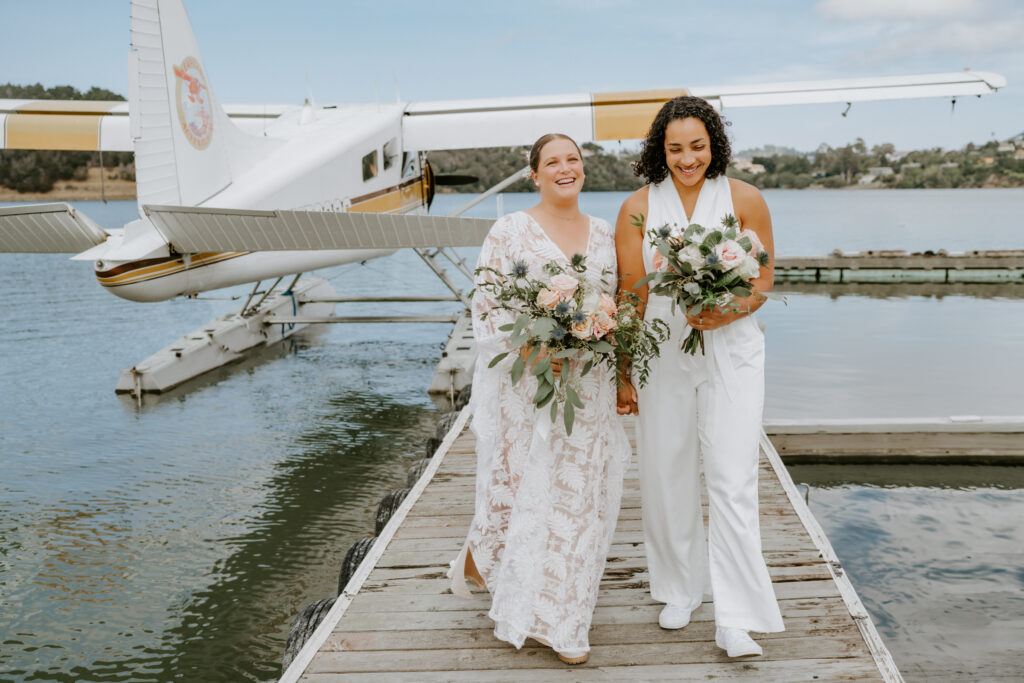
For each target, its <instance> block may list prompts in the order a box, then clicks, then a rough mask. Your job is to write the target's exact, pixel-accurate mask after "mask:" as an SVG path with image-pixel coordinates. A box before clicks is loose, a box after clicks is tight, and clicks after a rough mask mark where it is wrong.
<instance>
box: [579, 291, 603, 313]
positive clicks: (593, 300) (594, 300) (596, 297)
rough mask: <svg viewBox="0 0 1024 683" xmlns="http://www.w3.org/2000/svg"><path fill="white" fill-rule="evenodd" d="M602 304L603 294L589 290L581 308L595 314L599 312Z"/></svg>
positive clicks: (584, 296)
mask: <svg viewBox="0 0 1024 683" xmlns="http://www.w3.org/2000/svg"><path fill="white" fill-rule="evenodd" d="M600 305H601V295H600V294H599V293H598V292H595V291H589V292H587V293H586V294H584V295H583V304H582V306H581V307H580V308H581V310H582V311H583V312H585V313H588V314H593V313H596V312H597V309H598V307H599V306H600Z"/></svg>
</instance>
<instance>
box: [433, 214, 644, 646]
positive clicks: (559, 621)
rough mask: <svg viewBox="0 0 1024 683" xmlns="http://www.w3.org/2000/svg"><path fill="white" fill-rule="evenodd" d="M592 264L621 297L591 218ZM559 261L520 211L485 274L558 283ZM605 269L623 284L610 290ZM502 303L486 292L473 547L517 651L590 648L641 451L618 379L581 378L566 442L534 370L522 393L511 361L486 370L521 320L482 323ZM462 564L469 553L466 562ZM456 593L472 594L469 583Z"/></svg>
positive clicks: (477, 307)
mask: <svg viewBox="0 0 1024 683" xmlns="http://www.w3.org/2000/svg"><path fill="white" fill-rule="evenodd" d="M586 256H587V277H588V278H589V279H591V281H592V284H593V286H595V287H602V288H603V289H604V291H606V292H607V293H608V294H611V295H613V296H614V294H615V275H614V273H615V272H616V269H615V266H616V263H615V245H614V236H613V230H612V227H611V226H610V225H609V224H608V223H607V222H606V221H603V220H600V219H597V218H593V217H591V218H590V236H589V240H588V243H587V254H586ZM554 260H559V261H562V262H565V263H566V264H567V263H568V261H567V259H566V257H565V255H564V254H563V253H562V252H561V250H560V249H559V248H558V247H557V246H556V245H555V243H554V242H552V241H551V239H550V238H549V237H548V236H547V234H546V233H545V232H544V231H543V229H542V228H541V227H540V226H539V225H538V224H537V223H536V222H535V221H534V220H533V218H531V217H530V216H529V215H528V214H526V213H523V212H517V213H513V214H510V215H508V216H505V217H503V218H501V219H499V220H498V221H497V222H496V223H495V224H494V227H492V228H491V231H490V233H489V234H488V236H487V239H486V240H485V242H484V245H483V249H482V251H481V253H480V259H479V261H478V265H481V266H482V265H487V266H491V267H493V268H496V269H497V270H498V271H500V272H502V273H508V272H511V270H512V265H513V263H516V262H523V263H525V264H526V265H527V266H528V267H529V271H530V277H535V278H538V279H548V276H547V275H546V274H545V273H544V272H543V270H542V268H543V266H544V264H546V263H548V262H550V261H554ZM605 268H607V269H610V271H611V273H612V274H613V275H612V276H611V277H610V278H606V279H607V283H606V284H602V282H601V271H602V270H603V269H605ZM493 306H494V301H492V300H490V299H489V298H488V296H487V294H486V292H484V291H482V290H481V289H480V288H477V290H476V292H475V293H474V296H473V331H474V335H475V337H476V341H477V346H478V349H479V357H478V359H477V364H476V370H475V374H474V376H473V392H472V410H473V422H472V428H473V431H474V433H475V434H476V438H477V441H476V448H477V463H478V464H477V481H476V508H475V515H474V518H473V523H472V526H471V527H470V530H469V535H468V538H467V541H466V545H467V547H468V548H469V550H470V551H471V552H472V553H473V558H474V560H475V562H476V566H477V568H478V569H479V571H480V574H481V575H482V576H483V577H484V580H485V582H486V584H487V588H488V590H489V591H490V592H491V594H492V597H493V600H492V604H491V610H490V613H489V616H490V617H491V619H493V620H494V622H495V628H494V634H495V636H496V637H498V638H500V639H501V640H505V641H507V642H509V643H512V644H513V645H515V646H516V647H517V648H518V647H521V646H522V644H523V641H524V640H525V639H526V638H528V637H533V638H536V639H538V640H541V641H542V642H545V643H548V644H550V645H551V646H552V647H553V648H554V649H555V650H557V651H572V650H588V649H589V645H588V639H587V633H588V631H589V630H590V621H591V617H592V615H593V612H594V605H595V603H596V602H597V592H598V586H599V584H600V581H601V575H602V573H603V572H604V564H605V556H606V555H607V552H608V546H609V544H610V542H611V537H612V533H613V532H614V531H615V524H616V520H617V519H618V514H619V503H620V500H621V497H622V477H623V470H624V468H625V465H626V463H627V461H628V459H629V456H630V453H631V451H632V449H631V447H630V444H629V441H628V440H627V438H626V434H625V432H624V431H623V428H622V424H621V422H620V419H619V417H618V415H617V414H616V411H615V375H614V371H613V370H612V369H611V368H609V367H608V366H606V365H599V366H595V367H594V369H593V370H592V371H591V372H590V373H588V374H587V375H586V376H585V377H583V378H581V380H580V382H579V384H580V389H581V390H580V392H579V394H580V398H581V399H582V400H583V403H584V406H585V407H584V408H583V409H582V410H579V411H577V412H576V420H575V423H574V425H573V433H572V436H567V435H566V432H565V427H564V425H563V422H562V419H561V417H559V419H557V420H556V421H555V422H554V423H553V424H552V422H551V420H550V418H549V413H548V410H547V409H546V408H545V409H541V410H536V409H535V408H534V407H533V403H532V397H533V395H534V393H535V392H536V390H537V381H536V379H535V378H534V377H533V376H532V375H531V374H530V373H529V372H527V373H525V374H524V375H523V378H522V379H520V381H519V383H518V384H515V385H513V384H512V380H511V377H510V375H509V367H510V364H511V362H512V360H513V358H514V357H513V356H512V355H511V354H510V356H509V358H506V359H505V360H504V361H503V362H501V363H500V364H498V365H497V366H495V367H494V368H488V367H487V365H488V363H489V362H490V361H491V359H492V358H494V356H496V355H497V354H499V353H501V352H503V351H507V350H508V333H507V332H501V331H499V330H498V328H499V327H500V326H502V325H504V324H505V323H507V322H511V320H512V314H510V313H507V312H504V313H498V314H495V313H493V312H492V313H491V314H490V315H489V316H488V317H487V318H486V319H485V320H482V319H481V314H483V313H485V312H487V311H489V310H491V309H492V308H493ZM559 415H561V413H559ZM464 556H465V551H464V552H463V554H462V556H461V557H460V560H459V561H460V562H461V561H462V559H463V557H464ZM461 568H462V567H461V565H459V569H461ZM458 574H461V572H458ZM459 583H460V584H461V582H459ZM453 590H454V591H455V592H456V593H459V594H463V591H464V584H461V585H459V586H455V585H453Z"/></svg>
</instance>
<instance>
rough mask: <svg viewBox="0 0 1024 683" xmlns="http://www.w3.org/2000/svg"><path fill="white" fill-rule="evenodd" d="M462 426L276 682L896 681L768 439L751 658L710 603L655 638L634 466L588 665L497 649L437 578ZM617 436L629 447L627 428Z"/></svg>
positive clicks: (462, 518) (454, 510)
mask: <svg viewBox="0 0 1024 683" xmlns="http://www.w3.org/2000/svg"><path fill="white" fill-rule="evenodd" d="M467 418H468V414H466V413H465V411H464V412H463V414H462V415H461V416H460V419H459V421H458V422H457V423H456V424H455V426H454V427H453V433H451V434H449V436H448V438H446V439H445V443H444V444H442V446H441V448H440V449H439V450H438V452H437V454H436V455H435V456H434V459H433V460H432V461H431V464H430V466H429V467H428V468H427V471H426V472H425V473H424V475H423V478H422V479H421V480H420V482H418V483H417V485H416V487H414V488H413V490H412V491H411V492H410V494H409V496H408V498H407V499H406V501H405V503H403V505H402V507H401V508H400V509H399V510H398V511H397V512H396V513H395V515H394V517H393V518H392V520H391V522H390V523H389V524H388V527H387V528H386V529H385V530H384V532H383V533H382V534H381V538H380V539H379V540H378V542H377V544H376V545H375V546H374V548H373V550H372V551H371V553H370V554H369V555H368V556H367V559H366V560H365V561H364V563H363V565H362V566H360V568H359V571H358V572H357V573H356V576H354V577H353V579H352V581H351V582H350V584H349V585H348V586H347V587H346V589H345V591H344V592H343V594H342V595H341V596H340V597H339V599H338V601H337V603H336V604H335V608H334V609H332V610H331V613H330V614H328V615H327V617H326V618H325V619H324V623H323V624H321V626H320V628H319V629H317V632H316V633H315V634H314V636H313V637H312V638H311V640H310V642H309V643H307V644H306V647H304V648H303V650H302V652H300V654H299V657H297V658H296V660H295V663H293V665H292V666H291V667H290V668H289V669H288V671H286V672H285V675H284V677H283V678H282V679H281V680H282V681H283V682H285V683H291V682H293V681H310V682H317V683H328V682H330V683H335V682H341V681H357V680H358V681H523V680H529V681H590V680H602V681H611V680H630V681H643V680H693V679H724V680H739V679H743V680H756V681H801V680H809V681H810V680H817V681H822V680H830V681H831V680H889V681H901V680H902V678H901V677H900V674H899V671H898V670H897V669H896V667H895V665H894V664H893V662H892V658H891V657H890V655H889V653H888V651H887V650H886V649H885V646H884V644H882V642H881V640H880V639H879V638H878V635H877V633H876V632H875V631H874V626H873V625H872V624H871V621H870V618H869V617H868V616H867V614H866V612H864V608H863V606H862V605H861V604H860V601H859V599H857V597H856V593H855V592H854V591H853V588H852V586H851V585H850V584H849V581H848V580H847V579H846V577H845V575H844V574H843V572H842V569H841V568H839V565H838V561H837V560H836V558H835V554H834V552H833V551H832V548H831V546H830V545H829V544H828V541H827V539H825V538H824V534H823V533H822V532H821V529H820V527H818V526H817V523H816V521H814V520H813V517H811V516H810V512H809V510H807V509H806V506H804V503H803V501H802V500H801V499H800V496H799V494H798V493H797V491H796V489H795V487H794V486H793V483H792V481H791V480H790V479H789V475H788V473H786V472H785V469H784V468H783V466H782V464H781V460H779V456H778V454H777V453H776V452H775V450H774V448H773V447H772V445H771V442H769V441H768V440H767V438H766V437H765V438H762V443H761V446H762V451H761V456H762V457H761V465H760V470H761V477H760V482H759V490H760V505H761V529H762V538H763V549H764V555H765V559H766V561H767V563H768V571H769V573H770V574H771V577H772V581H773V586H774V588H775V593H776V596H777V598H778V600H779V605H780V607H781V609H782V615H783V618H784V619H785V622H786V631H785V632H783V633H773V634H765V635H758V634H755V638H756V639H757V640H758V641H760V642H761V644H762V646H763V647H764V650H765V653H764V656H763V657H761V658H757V659H751V660H745V661H731V660H729V659H728V658H727V657H726V656H725V654H724V653H723V652H722V651H721V650H720V649H718V648H717V647H716V646H715V643H714V630H715V626H714V611H713V606H712V605H711V604H710V603H705V604H703V605H701V607H700V608H699V609H697V611H696V612H694V614H693V617H692V621H691V623H690V625H689V626H687V627H686V628H685V629H682V630H680V631H666V630H663V629H661V628H659V627H658V625H657V620H658V612H659V611H660V609H661V605H660V604H658V603H655V602H654V601H652V600H651V597H650V594H649V593H648V577H647V567H646V561H645V558H644V548H643V530H642V526H641V521H640V492H639V485H638V481H637V470H636V465H635V462H634V464H633V465H632V466H631V467H630V468H629V470H628V471H627V474H626V484H625V487H624V493H623V501H622V503H623V504H622V511H621V514H620V516H619V522H618V526H617V528H616V532H615V537H614V539H613V542H612V547H611V549H610V551H609V554H608V564H607V566H606V568H605V574H604V577H603V579H602V583H601V590H600V593H599V596H598V603H597V608H596V610H595V611H594V621H593V628H592V629H591V633H590V644H591V653H590V660H589V661H588V662H587V663H586V664H585V665H583V666H578V667H572V668H569V667H567V666H566V665H565V664H563V663H561V662H560V661H558V659H556V657H555V655H554V653H552V652H551V650H550V649H548V648H546V647H544V646H541V645H539V644H537V643H535V642H534V641H532V640H528V641H527V643H526V645H525V646H524V647H523V648H522V650H516V649H515V648H513V647H511V646H510V645H507V644H506V643H503V642H501V641H499V640H497V639H495V638H494V635H493V633H492V629H493V623H492V622H491V620H490V619H489V618H488V617H487V611H488V609H489V607H490V601H489V598H488V596H487V594H486V593H483V592H478V593H475V594H474V597H473V599H471V600H463V599H460V598H457V597H455V596H454V595H452V594H451V592H450V591H449V589H448V579H447V578H446V575H445V574H446V571H447V569H448V562H449V561H450V560H452V559H454V558H455V555H456V554H457V553H458V551H459V549H460V548H461V545H462V541H463V539H464V538H465V535H466V531H467V529H468V527H469V523H470V520H471V519H472V515H473V487H474V485H475V468H476V458H475V455H474V442H473V435H472V433H471V432H470V431H469V430H467V429H465V425H466V421H467ZM626 426H627V430H628V431H629V433H630V437H631V439H632V437H633V421H632V420H631V419H629V420H627V421H626ZM705 506H706V501H705ZM830 561H831V564H830Z"/></svg>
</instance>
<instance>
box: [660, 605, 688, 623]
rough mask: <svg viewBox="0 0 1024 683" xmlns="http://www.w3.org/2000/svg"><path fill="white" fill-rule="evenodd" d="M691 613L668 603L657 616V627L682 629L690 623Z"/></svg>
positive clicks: (686, 609)
mask: <svg viewBox="0 0 1024 683" xmlns="http://www.w3.org/2000/svg"><path fill="white" fill-rule="evenodd" d="M691 612H693V610H691V609H688V608H686V607H682V606H680V605H673V604H672V603H669V604H667V605H665V609H663V610H661V614H659V615H658V626H660V627H662V628H665V629H677V628H683V627H684V626H686V625H687V624H689V623H690V613H691Z"/></svg>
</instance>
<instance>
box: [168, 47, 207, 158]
mask: <svg viewBox="0 0 1024 683" xmlns="http://www.w3.org/2000/svg"><path fill="white" fill-rule="evenodd" d="M174 76H175V89H174V99H175V100H177V105H178V121H180V122H181V129H182V130H183V131H184V132H185V137H186V138H188V141H189V142H190V143H192V146H193V147H195V148H196V149H206V148H207V147H208V146H209V144H210V138H212V137H213V108H212V107H211V106H210V89H209V88H208V87H206V76H205V75H204V74H203V69H202V67H200V66H199V62H198V60H196V58H195V57H186V58H185V59H184V60H182V62H181V65H175V66H174Z"/></svg>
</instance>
